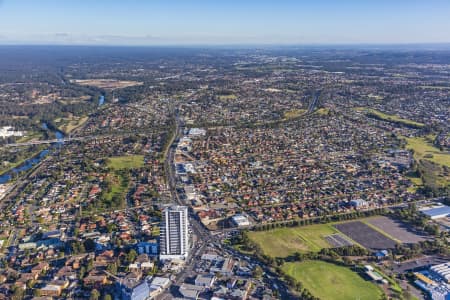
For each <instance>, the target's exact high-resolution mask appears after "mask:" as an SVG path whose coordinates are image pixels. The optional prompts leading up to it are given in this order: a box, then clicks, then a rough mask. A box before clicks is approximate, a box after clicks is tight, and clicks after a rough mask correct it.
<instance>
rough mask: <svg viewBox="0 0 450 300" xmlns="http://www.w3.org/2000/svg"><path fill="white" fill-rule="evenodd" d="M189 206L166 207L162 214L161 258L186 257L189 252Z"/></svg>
mask: <svg viewBox="0 0 450 300" xmlns="http://www.w3.org/2000/svg"><path fill="white" fill-rule="evenodd" d="M188 224H189V221H188V208H187V207H186V206H170V207H166V208H165V209H164V211H163V214H162V222H161V233H160V237H161V240H160V255H159V257H160V259H161V260H168V259H185V258H186V257H187V256H188V252H189V231H188Z"/></svg>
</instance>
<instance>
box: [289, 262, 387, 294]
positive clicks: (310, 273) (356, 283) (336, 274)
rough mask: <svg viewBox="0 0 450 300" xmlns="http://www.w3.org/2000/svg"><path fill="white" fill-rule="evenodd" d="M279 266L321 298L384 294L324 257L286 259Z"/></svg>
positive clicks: (374, 286) (355, 274)
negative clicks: (324, 259) (291, 260)
mask: <svg viewBox="0 0 450 300" xmlns="http://www.w3.org/2000/svg"><path fill="white" fill-rule="evenodd" d="M282 269H283V272H285V273H286V274H289V275H290V276H292V277H294V278H295V279H296V280H298V281H300V282H301V283H302V284H303V286H304V287H305V288H306V289H307V290H308V291H309V292H310V293H311V294H312V295H314V296H315V297H318V298H320V299H322V300H328V299H333V300H351V299H360V300H364V299H367V300H376V299H380V298H381V296H382V294H383V292H382V291H381V289H380V288H378V287H377V286H376V285H374V284H373V283H371V282H369V281H366V280H364V279H363V278H362V277H361V276H359V275H358V274H357V273H355V272H353V271H351V270H350V269H348V268H346V267H342V266H337V265H334V264H331V263H327V262H323V261H304V262H295V263H286V264H284V265H283V267H282Z"/></svg>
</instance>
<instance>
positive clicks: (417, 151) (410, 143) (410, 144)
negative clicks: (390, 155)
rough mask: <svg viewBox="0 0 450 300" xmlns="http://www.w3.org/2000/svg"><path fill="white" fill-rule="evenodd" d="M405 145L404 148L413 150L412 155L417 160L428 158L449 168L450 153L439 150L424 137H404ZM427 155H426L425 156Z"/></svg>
mask: <svg viewBox="0 0 450 300" xmlns="http://www.w3.org/2000/svg"><path fill="white" fill-rule="evenodd" d="M405 139H406V142H407V145H406V148H408V149H413V150H414V157H415V158H416V159H417V160H420V159H424V158H425V159H428V160H430V161H432V162H434V163H437V164H439V165H443V166H447V167H449V168H450V154H449V153H446V152H444V151H440V150H439V149H438V148H436V147H434V146H433V145H432V144H430V143H428V142H427V141H426V139H425V138H422V137H415V138H405ZM425 156H427V157H425Z"/></svg>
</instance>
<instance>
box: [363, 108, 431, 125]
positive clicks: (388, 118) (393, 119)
mask: <svg viewBox="0 0 450 300" xmlns="http://www.w3.org/2000/svg"><path fill="white" fill-rule="evenodd" d="M364 111H366V112H367V114H368V115H369V116H370V115H372V116H375V117H377V118H379V119H381V120H384V121H388V122H395V123H400V124H404V125H407V126H414V127H417V128H421V127H423V126H424V124H422V123H419V122H415V121H412V120H408V119H402V118H400V117H399V116H396V115H390V114H386V113H383V112H381V111H378V110H376V109H372V108H367V109H364Z"/></svg>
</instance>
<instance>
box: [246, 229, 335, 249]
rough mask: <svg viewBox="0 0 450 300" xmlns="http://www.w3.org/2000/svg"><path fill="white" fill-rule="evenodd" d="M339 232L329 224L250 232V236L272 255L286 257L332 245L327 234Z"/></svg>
mask: <svg viewBox="0 0 450 300" xmlns="http://www.w3.org/2000/svg"><path fill="white" fill-rule="evenodd" d="M334 233H338V231H337V230H336V229H335V228H334V227H332V226H331V225H329V224H318V225H310V226H302V227H287V228H277V229H273V230H269V231H252V232H249V234H248V235H249V238H250V239H251V240H252V241H254V242H255V243H257V244H259V245H260V247H261V249H262V251H263V252H264V253H265V254H266V255H269V256H272V257H286V256H289V255H291V254H294V253H295V252H308V251H320V249H322V248H331V247H332V246H331V245H330V244H329V243H328V242H327V241H326V240H325V238H324V237H325V236H327V235H330V234H334Z"/></svg>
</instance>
